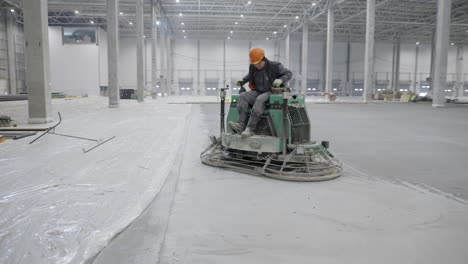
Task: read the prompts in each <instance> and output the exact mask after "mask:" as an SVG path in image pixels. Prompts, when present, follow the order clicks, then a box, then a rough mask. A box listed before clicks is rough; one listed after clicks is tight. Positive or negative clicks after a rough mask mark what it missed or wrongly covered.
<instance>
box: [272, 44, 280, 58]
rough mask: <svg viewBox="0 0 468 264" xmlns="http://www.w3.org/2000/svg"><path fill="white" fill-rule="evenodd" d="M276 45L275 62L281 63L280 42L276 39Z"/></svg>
mask: <svg viewBox="0 0 468 264" xmlns="http://www.w3.org/2000/svg"><path fill="white" fill-rule="evenodd" d="M273 45H274V49H275V51H274V53H275V54H274V55H275V56H274V57H275V61H279V40H278V39H275V42H274V43H273Z"/></svg>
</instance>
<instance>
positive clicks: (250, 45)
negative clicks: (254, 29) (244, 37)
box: [249, 41, 252, 51]
mask: <svg viewBox="0 0 468 264" xmlns="http://www.w3.org/2000/svg"><path fill="white" fill-rule="evenodd" d="M251 49H252V41H249V51H250V50H251Z"/></svg>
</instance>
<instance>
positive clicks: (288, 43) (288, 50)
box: [284, 29, 291, 69]
mask: <svg viewBox="0 0 468 264" xmlns="http://www.w3.org/2000/svg"><path fill="white" fill-rule="evenodd" d="M290 45H291V37H290V34H289V29H288V35H286V43H285V46H286V50H285V52H284V57H285V58H284V66H285V67H286V69H289V67H290V65H289V56H290V55H289V54H290V53H289V52H290Z"/></svg>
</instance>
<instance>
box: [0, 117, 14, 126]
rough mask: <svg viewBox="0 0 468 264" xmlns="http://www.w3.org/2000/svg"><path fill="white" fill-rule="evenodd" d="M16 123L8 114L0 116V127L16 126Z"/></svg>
mask: <svg viewBox="0 0 468 264" xmlns="http://www.w3.org/2000/svg"><path fill="white" fill-rule="evenodd" d="M16 126H17V124H16V122H15V121H14V120H12V119H11V117H9V116H0V127H16Z"/></svg>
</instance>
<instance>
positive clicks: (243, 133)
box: [241, 128, 254, 138]
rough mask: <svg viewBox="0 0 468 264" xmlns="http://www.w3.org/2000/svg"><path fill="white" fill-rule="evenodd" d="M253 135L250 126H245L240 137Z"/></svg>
mask: <svg viewBox="0 0 468 264" xmlns="http://www.w3.org/2000/svg"><path fill="white" fill-rule="evenodd" d="M253 135H254V133H253V131H251V130H250V128H246V129H245V130H244V132H242V134H241V137H243V138H248V137H251V136H253Z"/></svg>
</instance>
